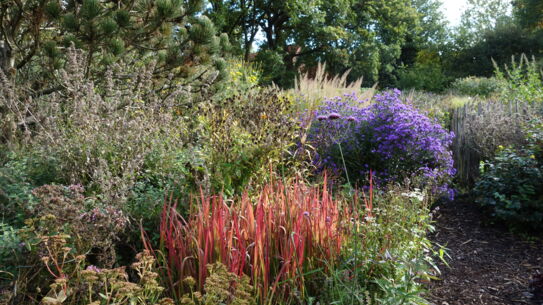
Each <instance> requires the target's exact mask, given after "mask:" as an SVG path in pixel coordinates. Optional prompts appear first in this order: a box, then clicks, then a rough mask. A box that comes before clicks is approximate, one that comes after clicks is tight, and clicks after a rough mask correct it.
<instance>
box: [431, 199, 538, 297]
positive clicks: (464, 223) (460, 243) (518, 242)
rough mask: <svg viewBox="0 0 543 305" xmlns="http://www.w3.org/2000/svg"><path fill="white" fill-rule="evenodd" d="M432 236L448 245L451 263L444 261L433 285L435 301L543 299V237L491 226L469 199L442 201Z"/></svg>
mask: <svg viewBox="0 0 543 305" xmlns="http://www.w3.org/2000/svg"><path fill="white" fill-rule="evenodd" d="M435 215H436V218H435V219H436V232H435V233H434V234H433V235H432V236H431V239H432V240H433V241H434V242H436V243H439V244H440V245H443V246H445V247H446V248H447V249H448V250H447V252H448V254H449V256H450V258H448V259H447V262H448V264H449V267H447V266H445V265H443V264H441V266H440V269H441V272H442V274H441V276H440V280H439V281H434V282H432V283H430V284H429V286H430V287H429V295H428V296H427V297H428V298H429V299H430V301H431V302H432V303H433V304H435V305H455V304H462V305H463V304H492V305H502V304H537V305H540V304H543V299H539V294H540V293H541V292H540V291H539V290H538V289H539V288H538V287H539V286H540V285H541V284H543V283H539V282H538V279H539V278H541V279H543V276H542V275H541V274H542V273H543V239H541V238H534V237H530V238H528V237H526V236H519V235H515V234H513V233H511V232H510V231H509V230H507V229H506V228H503V227H498V226H490V225H486V224H485V223H486V221H485V218H484V216H483V214H482V213H481V211H480V209H479V207H478V206H477V205H476V204H474V203H473V202H471V201H470V200H469V199H468V198H460V199H459V200H456V201H454V202H448V203H444V204H442V205H440V206H438V210H437V211H436V212H435Z"/></svg>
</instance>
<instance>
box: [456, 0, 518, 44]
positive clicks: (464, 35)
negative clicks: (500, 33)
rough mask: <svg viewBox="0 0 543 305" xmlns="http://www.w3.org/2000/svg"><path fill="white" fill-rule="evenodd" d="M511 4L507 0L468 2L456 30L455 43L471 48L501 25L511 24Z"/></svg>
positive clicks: (470, 0)
mask: <svg viewBox="0 0 543 305" xmlns="http://www.w3.org/2000/svg"><path fill="white" fill-rule="evenodd" d="M510 8H511V4H510V2H509V1H506V0H468V3H467V8H466V9H465V10H464V12H463V14H462V19H461V23H460V26H459V27H458V28H457V29H456V33H455V36H456V37H455V43H456V45H457V46H460V47H469V46H472V45H474V44H475V43H477V42H478V41H480V40H482V38H483V37H484V36H482V35H481V34H484V33H485V32H488V31H490V30H492V29H493V28H494V27H495V26H496V25H497V24H499V23H503V24H505V23H507V24H510V23H511V20H512V18H511V16H510V15H511V14H510Z"/></svg>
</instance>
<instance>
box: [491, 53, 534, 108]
mask: <svg viewBox="0 0 543 305" xmlns="http://www.w3.org/2000/svg"><path fill="white" fill-rule="evenodd" d="M494 67H495V69H496V70H495V73H496V78H497V80H498V81H500V82H501V84H502V86H501V92H500V93H501V98H502V99H503V100H506V101H522V102H527V103H528V104H539V105H541V104H543V71H542V70H541V67H540V65H539V64H538V63H537V62H536V60H535V58H532V60H531V61H530V60H529V59H528V57H526V55H521V57H520V60H519V61H518V62H516V61H515V58H514V57H513V58H512V60H511V66H507V65H506V66H505V71H504V72H503V71H501V69H500V68H499V67H498V65H496V64H495V65H494Z"/></svg>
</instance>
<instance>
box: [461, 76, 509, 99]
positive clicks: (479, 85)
mask: <svg viewBox="0 0 543 305" xmlns="http://www.w3.org/2000/svg"><path fill="white" fill-rule="evenodd" d="M503 85H504V84H503V82H502V81H499V80H498V79H497V78H494V77H473V76H470V77H465V78H459V79H457V80H455V81H454V82H453V83H452V84H451V90H452V91H453V92H454V93H456V94H460V95H468V96H479V97H484V98H488V97H491V96H494V95H496V94H497V93H499V91H500V90H501V88H502V86H503Z"/></svg>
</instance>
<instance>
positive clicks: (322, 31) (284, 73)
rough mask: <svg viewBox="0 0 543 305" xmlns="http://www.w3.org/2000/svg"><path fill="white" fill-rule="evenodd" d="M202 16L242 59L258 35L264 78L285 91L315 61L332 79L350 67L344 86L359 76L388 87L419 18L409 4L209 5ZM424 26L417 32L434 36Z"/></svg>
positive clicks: (300, 0) (345, 0) (292, 1)
mask: <svg viewBox="0 0 543 305" xmlns="http://www.w3.org/2000/svg"><path fill="white" fill-rule="evenodd" d="M208 11H209V14H210V16H211V18H212V19H213V21H214V22H215V23H216V24H217V25H218V26H220V27H221V29H222V31H224V32H229V33H231V34H232V40H233V41H234V42H235V44H236V45H237V49H238V50H239V52H240V53H243V54H244V59H245V60H249V59H250V58H251V52H254V50H253V49H252V47H253V45H254V44H255V43H256V39H257V36H256V34H257V33H258V32H262V33H264V38H263V41H262V43H261V45H260V50H261V51H260V52H259V54H257V57H259V61H260V62H266V63H274V65H268V64H266V65H263V67H262V68H263V69H264V71H263V72H264V79H265V80H266V81H269V80H273V81H274V82H275V83H276V84H278V85H281V86H287V87H291V86H292V84H293V80H294V77H295V75H294V73H295V71H296V67H301V66H305V67H313V66H316V64H317V63H318V62H327V63H328V67H329V69H330V71H329V72H330V73H331V74H333V75H341V74H343V73H344V72H345V71H346V70H347V69H350V68H352V72H351V75H350V76H351V79H349V81H352V80H356V79H359V78H361V77H362V76H364V78H365V81H366V82H367V84H368V85H369V86H371V85H373V84H374V83H375V82H377V81H379V80H383V81H387V82H388V83H390V78H391V77H390V75H391V74H392V70H393V69H394V66H395V64H396V60H397V59H398V58H399V56H400V54H401V47H402V45H403V44H404V43H405V38H406V36H407V34H408V32H409V31H410V30H411V29H412V28H414V27H417V23H418V21H419V20H422V19H423V18H424V13H423V11H422V10H420V12H419V11H417V8H415V4H414V3H413V1H411V0H393V1H377V0H371V1H355V0H341V1H339V0H337V1H336V0H335V1H313V0H288V1H272V0H265V1H254V2H251V1H249V2H247V1H239V0H230V1H211V5H210V6H209V9H208ZM262 20H265V21H266V22H262ZM430 24H433V23H432V22H429V23H425V25H427V27H426V28H425V29H424V30H423V32H425V31H427V32H425V33H430V32H433V31H434V30H433V29H431V28H432V27H433V25H430ZM260 53H263V54H260ZM268 69H269V70H268ZM388 83H387V84H388Z"/></svg>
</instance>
